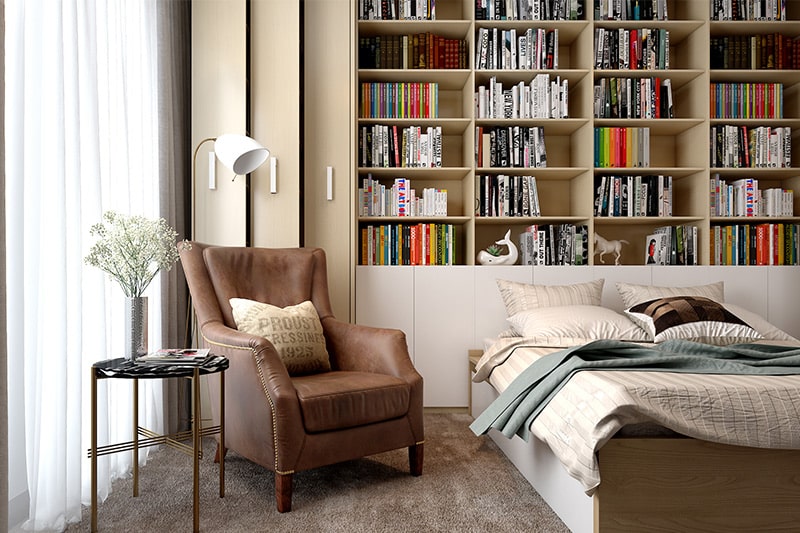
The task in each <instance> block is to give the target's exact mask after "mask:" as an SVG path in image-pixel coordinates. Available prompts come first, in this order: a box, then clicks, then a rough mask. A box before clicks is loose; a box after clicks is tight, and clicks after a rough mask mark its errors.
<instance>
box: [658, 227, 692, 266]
mask: <svg viewBox="0 0 800 533" xmlns="http://www.w3.org/2000/svg"><path fill="white" fill-rule="evenodd" d="M656 235H664V237H655V236H656ZM647 239H648V240H647V241H646V243H645V245H646V247H645V249H646V250H647V251H648V252H649V246H650V240H652V239H656V240H657V243H656V244H658V245H659V246H662V245H661V244H660V243H661V239H663V240H665V241H666V242H668V243H669V244H668V246H667V249H666V250H664V249H663V248H661V251H660V252H659V258H663V261H664V262H663V263H657V264H664V265H696V264H698V260H699V258H698V248H697V226H692V225H688V224H683V225H679V226H661V227H657V228H655V229H654V230H653V233H652V234H651V235H649V236H648V237H647ZM660 260H661V259H660Z"/></svg>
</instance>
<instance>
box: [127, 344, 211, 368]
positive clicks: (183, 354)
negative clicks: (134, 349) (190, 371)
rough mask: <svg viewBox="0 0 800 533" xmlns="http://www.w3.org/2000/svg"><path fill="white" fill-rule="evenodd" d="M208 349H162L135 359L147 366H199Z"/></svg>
mask: <svg viewBox="0 0 800 533" xmlns="http://www.w3.org/2000/svg"><path fill="white" fill-rule="evenodd" d="M209 355H210V354H209V349H208V348H162V349H160V350H157V351H155V352H151V353H149V354H147V355H143V356H141V357H138V358H137V359H136V362H137V363H141V364H148V365H201V364H203V362H204V361H205V360H206V359H207V358H208V357H209Z"/></svg>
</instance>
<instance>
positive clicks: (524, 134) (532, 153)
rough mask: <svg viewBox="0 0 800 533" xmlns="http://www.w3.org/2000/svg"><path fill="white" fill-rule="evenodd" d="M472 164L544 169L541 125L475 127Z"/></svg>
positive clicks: (544, 151)
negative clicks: (473, 159) (473, 160)
mask: <svg viewBox="0 0 800 533" xmlns="http://www.w3.org/2000/svg"><path fill="white" fill-rule="evenodd" d="M475 164H476V165H477V166H479V167H501V168H509V167H511V168H545V167H547V150H546V148H545V142H544V128H543V127H542V126H507V127H504V126H496V127H484V126H477V127H476V128H475Z"/></svg>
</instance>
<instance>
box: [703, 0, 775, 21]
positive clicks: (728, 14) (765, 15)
mask: <svg viewBox="0 0 800 533" xmlns="http://www.w3.org/2000/svg"><path fill="white" fill-rule="evenodd" d="M710 8H711V12H710V17H711V20H786V2H785V0H711V4H710Z"/></svg>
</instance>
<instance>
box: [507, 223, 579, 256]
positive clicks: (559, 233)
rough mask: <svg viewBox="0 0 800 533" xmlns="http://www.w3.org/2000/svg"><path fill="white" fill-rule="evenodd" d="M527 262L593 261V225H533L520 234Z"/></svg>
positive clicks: (521, 248)
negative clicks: (590, 249) (590, 257)
mask: <svg viewBox="0 0 800 533" xmlns="http://www.w3.org/2000/svg"><path fill="white" fill-rule="evenodd" d="M519 249H520V258H521V261H522V264H523V265H587V264H589V255H588V254H589V228H588V226H585V225H575V224H544V225H531V226H528V227H527V228H525V231H523V232H522V233H521V234H520V236H519Z"/></svg>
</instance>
